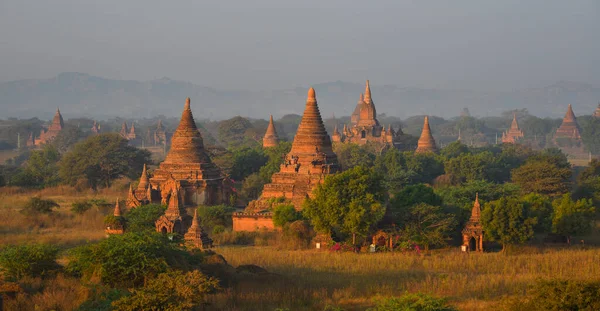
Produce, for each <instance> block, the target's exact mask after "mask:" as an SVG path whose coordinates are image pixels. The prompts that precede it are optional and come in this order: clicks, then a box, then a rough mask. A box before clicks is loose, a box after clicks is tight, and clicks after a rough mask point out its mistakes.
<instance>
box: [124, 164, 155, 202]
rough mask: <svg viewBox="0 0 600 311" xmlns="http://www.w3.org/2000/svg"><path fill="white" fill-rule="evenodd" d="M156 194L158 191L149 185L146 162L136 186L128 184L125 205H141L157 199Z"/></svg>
mask: <svg viewBox="0 0 600 311" xmlns="http://www.w3.org/2000/svg"><path fill="white" fill-rule="evenodd" d="M157 196H158V191H153V190H152V186H151V185H150V177H149V176H148V171H147V169H146V164H144V169H143V170H142V176H140V182H139V183H138V185H137V187H136V188H135V189H133V187H132V186H131V184H130V185H129V192H128V194H127V201H125V205H126V206H127V207H129V208H134V207H138V206H142V205H145V204H149V203H151V202H153V201H157V200H159V198H158V197H157ZM153 199H154V200H153Z"/></svg>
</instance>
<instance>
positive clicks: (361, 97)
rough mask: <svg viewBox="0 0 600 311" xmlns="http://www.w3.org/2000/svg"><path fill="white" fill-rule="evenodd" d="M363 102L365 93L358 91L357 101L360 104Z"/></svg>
mask: <svg viewBox="0 0 600 311" xmlns="http://www.w3.org/2000/svg"><path fill="white" fill-rule="evenodd" d="M364 102H365V95H364V94H363V93H360V96H359V97H358V103H359V104H362V103H364Z"/></svg>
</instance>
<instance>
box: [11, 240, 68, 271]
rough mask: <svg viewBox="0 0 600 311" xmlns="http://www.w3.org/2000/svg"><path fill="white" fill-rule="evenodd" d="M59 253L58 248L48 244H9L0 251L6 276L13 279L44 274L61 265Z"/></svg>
mask: <svg viewBox="0 0 600 311" xmlns="http://www.w3.org/2000/svg"><path fill="white" fill-rule="evenodd" d="M57 254H58V248H56V247H54V246H52V245H47V244H31V245H14V246H7V247H5V248H4V249H2V251H0V267H1V268H2V271H3V272H4V275H5V276H7V277H9V278H13V279H20V278H22V277H24V276H40V275H42V276H43V275H45V274H46V273H47V272H49V271H51V270H55V269H57V268H58V267H59V266H58V264H57V263H56V256H57Z"/></svg>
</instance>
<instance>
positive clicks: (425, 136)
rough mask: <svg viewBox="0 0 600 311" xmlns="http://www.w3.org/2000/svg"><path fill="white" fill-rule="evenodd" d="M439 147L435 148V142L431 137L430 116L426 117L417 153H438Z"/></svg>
mask: <svg viewBox="0 0 600 311" xmlns="http://www.w3.org/2000/svg"><path fill="white" fill-rule="evenodd" d="M436 151H437V147H436V146H435V140H434V139H433V135H431V128H430V127H429V116H425V120H424V121H423V131H422V132H421V137H420V138H419V141H418V143H417V150H416V152H436Z"/></svg>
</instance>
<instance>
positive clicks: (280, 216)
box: [273, 204, 302, 227]
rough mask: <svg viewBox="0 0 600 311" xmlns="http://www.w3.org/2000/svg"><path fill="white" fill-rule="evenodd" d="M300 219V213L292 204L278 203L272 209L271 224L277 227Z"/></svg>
mask: <svg viewBox="0 0 600 311" xmlns="http://www.w3.org/2000/svg"><path fill="white" fill-rule="evenodd" d="M300 219H302V213H300V212H298V211H297V210H296V209H295V208H294V205H292V204H280V205H277V206H275V208H274V209H273V224H274V225H275V226H277V227H284V226H286V225H287V224H289V223H292V222H294V221H296V220H300Z"/></svg>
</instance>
